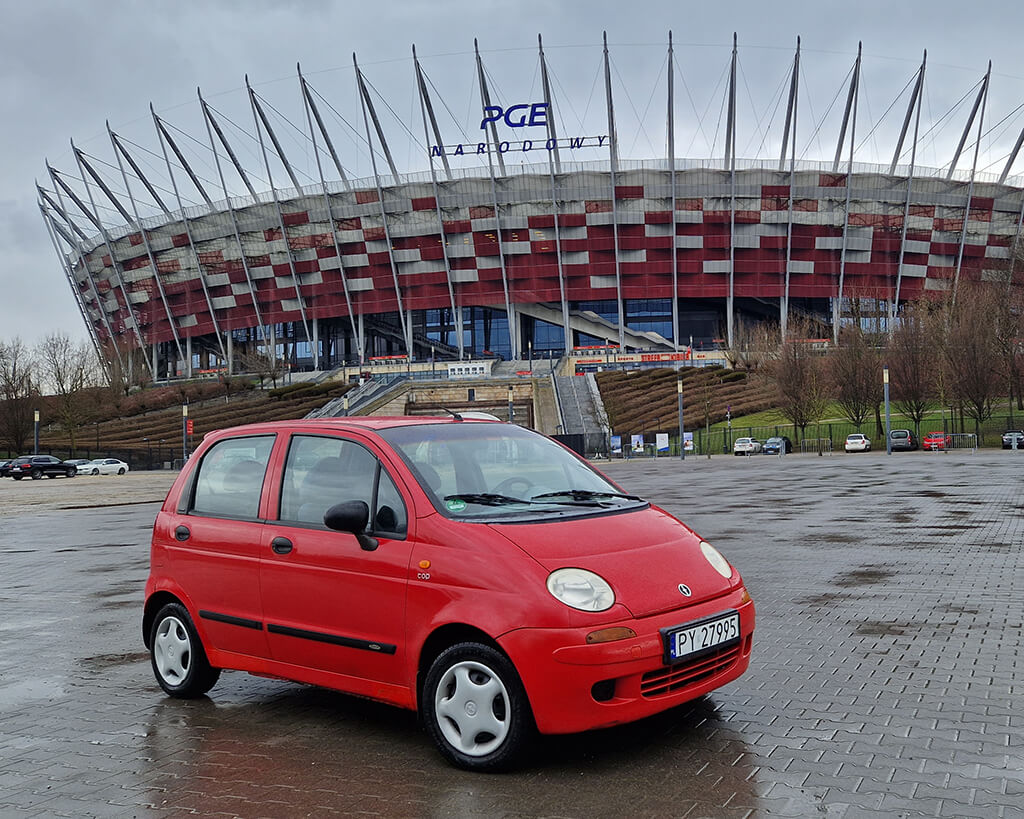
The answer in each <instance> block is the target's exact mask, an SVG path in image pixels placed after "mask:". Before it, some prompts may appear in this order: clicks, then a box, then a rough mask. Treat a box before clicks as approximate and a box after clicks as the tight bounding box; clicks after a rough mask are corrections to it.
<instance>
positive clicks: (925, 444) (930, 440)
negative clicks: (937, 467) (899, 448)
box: [921, 431, 953, 451]
mask: <svg viewBox="0 0 1024 819" xmlns="http://www.w3.org/2000/svg"><path fill="white" fill-rule="evenodd" d="M951 446H953V436H952V435H946V434H945V433H944V432H938V431H935V432H929V433H928V434H927V435H925V436H924V438H922V439H921V449H931V450H933V451H934V450H940V449H948V448H949V447H951Z"/></svg>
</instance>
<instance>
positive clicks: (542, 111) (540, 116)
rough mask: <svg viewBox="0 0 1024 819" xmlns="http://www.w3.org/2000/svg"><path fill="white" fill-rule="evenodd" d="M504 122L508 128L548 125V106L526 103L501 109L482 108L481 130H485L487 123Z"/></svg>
mask: <svg viewBox="0 0 1024 819" xmlns="http://www.w3.org/2000/svg"><path fill="white" fill-rule="evenodd" d="M499 120H504V121H505V124H506V125H507V126H509V127H510V128H532V127H533V126H535V125H547V124H548V104H547V103H546V102H527V103H522V104H520V105H510V106H509V107H508V108H502V107H501V106H500V105H488V106H485V107H484V118H483V119H482V120H480V128H481V130H483V129H485V128H487V123H488V122H498V121H499Z"/></svg>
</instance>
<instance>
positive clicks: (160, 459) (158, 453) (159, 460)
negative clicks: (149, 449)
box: [156, 438, 165, 469]
mask: <svg viewBox="0 0 1024 819" xmlns="http://www.w3.org/2000/svg"><path fill="white" fill-rule="evenodd" d="M164 440H165V439H163V438H161V439H160V444H159V445H158V446H157V448H156V462H157V463H158V464H160V468H161V469H163V462H164V460H163V457H161V456H162V455H163V448H164Z"/></svg>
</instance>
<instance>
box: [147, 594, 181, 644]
mask: <svg viewBox="0 0 1024 819" xmlns="http://www.w3.org/2000/svg"><path fill="white" fill-rule="evenodd" d="M168 603H180V604H181V605H182V606H185V601H184V600H182V599H181V598H180V597H178V596H177V595H175V594H173V593H171V592H169V591H167V590H166V589H162V590H160V591H158V592H155V593H154V594H152V595H150V598H149V599H148V600H147V601H146V607H145V609H144V610H143V613H142V642H143V643H144V644H145V646H146V648H150V645H149V633H150V632H151V631H152V630H153V620H154V619H155V618H156V614H157V612H158V611H160V609H162V608H163V607H164V606H166V605H167V604H168ZM185 610H186V611H187V610H188V606H185Z"/></svg>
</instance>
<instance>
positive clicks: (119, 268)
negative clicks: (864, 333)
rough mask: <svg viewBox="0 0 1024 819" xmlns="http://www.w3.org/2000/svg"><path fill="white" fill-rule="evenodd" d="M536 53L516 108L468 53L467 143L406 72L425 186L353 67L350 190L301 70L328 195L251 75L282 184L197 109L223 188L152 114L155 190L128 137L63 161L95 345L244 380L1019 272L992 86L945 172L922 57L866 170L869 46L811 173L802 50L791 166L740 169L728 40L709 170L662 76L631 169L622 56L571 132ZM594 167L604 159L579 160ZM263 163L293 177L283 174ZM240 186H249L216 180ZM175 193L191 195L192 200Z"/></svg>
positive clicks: (65, 257) (823, 317)
mask: <svg viewBox="0 0 1024 819" xmlns="http://www.w3.org/2000/svg"><path fill="white" fill-rule="evenodd" d="M539 59H540V76H541V80H542V82H541V85H542V87H543V93H542V94H541V95H538V97H539V98H538V99H536V100H529V101H524V102H516V103H512V102H511V101H507V100H496V99H493V98H492V97H491V94H490V89H489V87H488V82H487V74H486V72H485V70H484V68H483V63H482V60H481V58H480V55H479V53H477V54H476V68H477V71H478V88H479V102H480V109H479V110H480V113H481V116H480V122H479V130H476V131H475V134H477V135H478V138H469V137H466V136H463V138H462V139H461V141H457V142H451V141H445V140H444V139H443V138H442V134H441V131H440V129H439V127H438V125H437V118H436V116H435V110H434V105H435V103H436V100H435V99H433V98H432V96H431V94H430V91H429V88H430V84H429V83H428V82H427V81H426V80H425V77H424V74H423V72H422V69H421V67H420V64H419V62H418V61H415V62H414V67H415V74H414V77H415V80H416V83H417V92H418V97H419V104H420V113H421V115H422V126H423V135H424V142H423V148H424V153H423V156H424V162H423V165H424V166H428V160H429V170H425V171H420V172H415V173H400V172H399V171H398V169H397V167H396V165H395V162H394V160H393V157H392V153H391V150H390V148H389V146H388V142H387V138H386V135H385V133H384V130H383V128H382V127H381V125H380V119H379V117H378V113H377V111H378V107H379V105H380V100H379V99H375V97H374V95H372V94H371V93H370V92H369V91H368V89H367V83H366V82H365V81H364V76H363V74H362V72H361V71H360V69H359V67H358V65H356V66H355V74H356V79H357V87H358V90H359V96H360V103H361V108H362V110H361V114H362V120H361V121H362V123H363V125H364V126H365V139H366V143H367V144H369V145H372V146H373V150H372V151H370V156H371V159H372V161H373V171H374V173H373V176H372V177H369V178H363V179H352V178H349V177H348V176H347V175H346V174H345V171H344V166H343V164H342V162H341V161H339V157H338V154H337V151H336V148H335V145H334V142H333V141H332V138H331V135H330V133H329V130H328V129H327V128H326V127H325V125H324V120H323V118H322V116H321V110H320V109H321V107H322V100H323V98H320V97H319V95H317V94H316V93H315V91H314V90H313V89H312V87H311V86H310V85H309V84H308V83H307V81H306V80H305V79H304V78H303V77H302V75H301V73H300V74H299V77H298V80H299V87H300V92H301V94H302V101H303V106H304V111H305V114H306V117H307V125H308V130H307V139H309V141H310V144H311V148H312V151H313V153H314V154H315V157H316V168H317V175H318V177H319V178H318V179H317V180H316V181H315V182H314V183H313V184H309V185H301V184H300V182H299V180H298V178H297V176H296V174H295V173H294V171H293V168H292V166H291V165H290V164H289V162H288V158H287V156H286V154H285V151H284V150H283V148H282V145H281V143H280V141H279V138H278V135H277V134H276V132H275V129H274V127H273V125H272V123H271V119H270V118H269V117H268V116H267V113H266V110H267V107H268V104H267V103H266V102H265V101H263V100H261V98H260V97H259V95H257V94H256V93H255V92H254V91H253V90H252V88H251V87H249V86H248V82H247V83H246V85H247V88H248V93H249V102H250V103H251V108H252V113H253V127H254V139H258V142H259V145H260V148H261V151H262V157H263V162H264V166H263V168H261V171H263V172H265V174H266V176H267V177H268V178H270V179H271V183H270V186H269V190H257V189H256V187H255V186H254V185H253V184H252V181H251V178H250V177H251V174H250V173H248V172H247V171H246V169H245V168H244V167H243V166H242V164H241V163H240V162H239V160H238V157H237V153H236V152H235V151H234V150H233V146H232V143H231V141H229V140H228V138H227V137H226V135H225V131H224V129H223V128H222V123H221V120H220V119H219V118H218V115H217V114H216V113H215V111H214V110H213V109H212V107H211V106H209V105H208V104H207V103H206V101H205V100H203V98H202V97H201V96H200V98H199V104H200V107H201V111H202V114H203V118H204V123H205V126H206V133H205V134H204V137H205V138H207V140H208V145H209V154H208V165H210V166H215V167H216V171H217V184H216V185H212V184H211V183H210V182H209V181H204V180H202V179H200V178H199V176H198V174H197V173H196V171H195V169H194V167H193V164H194V163H190V161H189V160H188V158H187V157H186V155H185V153H184V152H183V151H182V149H181V147H180V145H179V142H180V137H178V138H177V139H176V138H175V136H174V134H173V133H172V130H173V129H172V128H171V127H170V126H169V125H168V123H167V122H166V121H165V120H163V119H162V118H161V117H160V116H158V115H157V114H156V113H155V112H154V113H152V118H153V123H154V129H155V133H156V136H157V141H158V142H159V147H160V151H161V153H162V156H163V157H164V159H165V161H166V169H167V178H166V180H165V181H164V182H163V186H162V187H161V186H160V185H155V184H154V183H153V182H152V181H151V179H150V178H149V176H148V175H147V173H145V172H144V171H143V169H142V167H140V163H139V162H138V161H137V159H136V156H135V155H134V154H133V151H131V150H129V144H126V142H127V141H126V140H125V139H123V138H121V137H119V135H118V134H116V133H114V132H113V131H110V132H109V137H110V144H111V149H112V151H113V153H114V156H115V158H116V165H114V164H113V163H107V167H108V168H115V167H116V168H117V169H118V171H119V174H118V175H116V176H115V177H114V181H111V174H110V172H109V171H104V169H103V168H101V167H98V165H99V163H97V161H96V160H95V159H92V158H90V157H89V156H88V155H86V154H85V153H84V152H83V151H81V150H79V149H77V148H75V149H74V162H75V167H74V169H73V171H71V172H63V171H58V170H56V169H54V168H52V167H51V166H50V165H49V163H48V164H47V173H48V181H49V185H48V186H43V185H40V186H38V194H39V207H40V211H41V214H42V216H43V219H44V221H45V223H46V225H47V228H48V230H49V233H50V236H51V239H52V241H53V246H54V249H55V251H56V253H57V256H58V258H59V260H60V264H61V266H62V269H63V272H64V275H65V276H66V278H67V281H68V283H69V285H70V286H71V289H72V291H73V293H74V295H75V298H76V299H77V302H78V304H79V307H80V309H81V313H82V316H83V319H84V320H85V323H86V325H87V327H88V329H89V332H90V334H91V336H92V339H93V341H94V342H95V344H96V347H97V350H98V351H100V353H101V355H102V356H104V357H105V358H106V359H107V360H108V361H113V360H114V359H115V357H116V358H120V359H122V364H124V360H123V359H124V357H125V356H126V355H128V351H129V350H138V349H142V350H144V351H145V361H146V366H147V367H148V368H149V369H150V370H151V374H152V376H153V377H154V378H158V379H159V378H167V377H173V376H180V375H191V374H193V373H194V372H195V371H196V370H206V369H221V368H228V369H230V370H232V371H234V370H239V369H241V368H242V366H243V364H242V362H243V357H244V356H245V355H248V354H250V353H253V352H257V351H259V352H261V353H263V354H265V355H268V356H270V357H275V358H283V359H285V360H286V361H289V362H290V363H291V364H292V366H296V367H299V368H314V369H329V368H332V367H335V366H338V365H341V364H343V363H349V364H351V363H354V362H365V361H366V360H368V359H372V358H377V357H391V358H395V359H400V358H402V357H408V360H425V359H427V358H434V357H437V358H460V357H466V356H471V355H477V356H480V355H500V356H503V357H505V358H524V357H526V356H527V355H528V354H529V355H542V354H544V353H545V352H546V351H554V352H555V353H559V354H560V353H561V352H562V351H564V350H567V349H569V348H571V347H575V346H590V345H618V346H619V347H620V348H622V349H623V350H626V349H634V350H636V349H652V350H657V351H662V352H664V351H666V350H668V351H677V352H678V351H679V350H680V349H684V350H685V349H689V348H702V347H703V348H705V349H707V348H710V347H712V346H715V345H729V344H731V343H733V341H734V334H735V333H736V332H737V331H738V330H737V328H738V327H739V324H738V322H739V321H742V320H758V319H772V320H776V321H780V322H781V323H782V324H783V325H785V323H786V322H787V320H788V319H789V317H790V316H792V315H794V314H800V315H803V316H806V317H809V318H811V319H813V320H814V321H815V322H817V323H819V325H820V326H821V327H822V328H828V329H824V332H825V333H831V334H836V333H838V329H839V326H840V325H841V323H842V322H843V321H844V319H847V318H848V316H849V315H850V314H851V305H853V304H855V303H856V304H857V310H858V311H862V312H860V313H859V315H865V314H872V315H875V316H876V317H878V318H879V319H880V320H881V321H882V322H884V321H887V320H892V319H893V317H895V316H896V315H897V313H898V311H899V309H900V306H901V305H902V304H904V303H906V302H907V301H908V300H913V299H918V298H921V297H923V296H926V295H928V294H940V293H944V292H946V291H949V290H951V289H954V288H956V287H957V286H959V282H960V281H961V280H978V279H986V278H998V277H1003V278H1005V277H1007V276H1008V275H1009V278H1010V279H1013V278H1014V277H1016V279H1017V280H1018V281H1019V280H1020V275H1019V274H1018V273H1015V272H1014V269H1013V266H1012V265H1011V264H1010V260H1011V259H1012V258H1014V257H1015V256H1016V253H1017V247H1018V244H1019V241H1020V235H1021V225H1022V219H1024V189H1022V187H1021V184H1020V180H1019V179H1018V178H1016V177H1009V171H1010V169H1011V166H1012V165H1013V162H1014V160H1015V159H1016V155H1017V152H1018V151H1019V149H1020V147H1021V142H1022V141H1024V133H1022V135H1021V136H1022V139H1019V140H1018V141H1017V144H1016V146H1015V148H1014V150H1013V152H1012V153H1011V155H1010V157H1009V161H1008V162H1007V163H1006V166H1005V170H1004V171H1003V173H1002V174H1000V175H983V174H980V173H978V172H977V169H976V165H977V156H978V152H977V145H978V144H980V141H981V134H982V127H983V121H984V115H985V108H986V104H987V92H988V80H989V75H988V74H986V75H985V77H984V79H983V81H982V82H981V83H980V84H979V88H978V93H977V97H976V99H975V101H974V106H973V110H972V112H971V114H970V116H969V117H968V120H967V123H966V125H965V126H964V129H963V136H962V139H961V140H960V143H959V146H958V148H957V150H956V153H955V155H954V156H953V157H952V159H951V161H950V163H949V165H948V166H947V167H946V168H944V169H943V170H942V171H941V172H940V171H939V170H935V169H926V168H921V167H919V166H917V165H916V153H917V143H918V139H919V119H920V108H921V100H922V96H923V94H922V86H923V80H924V72H925V65H924V63H922V65H921V68H920V71H919V72H918V75H917V81H916V83H915V84H914V87H913V90H912V92H911V94H910V99H909V104H908V105H907V107H906V115H905V118H904V121H903V128H902V131H901V133H900V136H899V140H898V142H897V145H896V146H895V153H894V158H893V162H892V163H891V164H890V165H888V166H883V165H872V164H865V163H859V162H856V161H854V160H855V157H854V148H853V146H854V144H855V139H856V128H857V111H858V100H859V76H860V61H861V60H860V56H859V55H858V57H857V61H856V63H855V65H854V67H853V69H852V71H851V74H850V81H849V86H848V89H847V93H846V94H845V95H844V96H845V99H846V105H845V111H844V116H843V120H842V126H841V130H840V133H839V135H838V140H837V143H836V151H835V156H834V157H830V158H829V159H827V160H822V161H807V160H797V159H796V149H795V143H796V137H795V132H796V122H797V113H798V104H797V102H798V99H799V88H798V82H799V77H800V73H799V60H800V52H799V47H798V50H797V53H796V57H795V60H794V66H793V71H792V76H791V81H790V93H789V102H788V109H787V115H786V122H785V136H784V138H783V146H782V151H781V154H780V156H779V157H778V158H777V159H771V160H767V159H759V160H742V159H738V158H737V156H736V127H735V123H736V116H735V111H736V82H737V75H736V48H735V44H734V48H733V55H732V63H731V72H730V76H729V88H728V92H727V98H726V102H725V110H726V112H727V124H726V139H725V144H726V147H725V152H724V155H723V156H722V157H720V158H718V159H708V160H690V159H682V158H678V157H676V155H675V154H676V152H675V144H674V134H673V128H674V126H673V123H674V119H675V117H674V113H673V105H674V100H673V87H672V79H671V78H672V75H673V72H672V71H670V72H669V82H668V99H667V103H668V114H669V116H668V120H667V122H668V134H667V135H668V140H667V142H668V152H667V156H666V157H664V158H656V159H649V160H643V161H635V160H630V161H627V160H622V159H620V157H619V140H618V138H617V136H616V127H615V107H614V100H613V97H612V85H611V80H610V73H609V70H608V51H607V45H606V46H605V51H604V68H605V71H604V74H605V91H606V109H607V129H606V133H603V134H598V135H586V136H583V135H566V134H561V133H558V132H557V130H556V126H555V123H556V121H557V118H556V117H555V116H554V112H555V107H556V105H557V100H554V99H553V98H552V96H551V92H550V85H549V81H548V74H547V66H546V62H545V59H544V53H543V49H540V51H539ZM669 59H670V60H671V59H672V56H671V40H670V46H669ZM414 60H415V56H414ZM670 64H671V63H670ZM318 99H320V100H321V103H320V104H319V105H318V102H317V100H318ZM475 127H476V122H475V121H474V123H473V126H472V128H475ZM471 130H472V129H471ZM108 131H109V129H108ZM975 131H976V132H977V136H976V137H975V136H974V132H975ZM791 133H792V138H790V136H791ZM972 137H974V143H973V144H974V145H975V147H974V149H973V156H974V160H973V163H972V164H971V167H970V168H967V167H966V166H967V164H968V163H969V160H970V155H971V143H970V141H969V140H970V139H971V138H972ZM965 147H966V150H965ZM586 151H589V152H590V153H589V156H594V155H595V152H596V154H597V156H598V157H599V158H597V159H589V160H586V161H579V160H578V159H577V158H576V157H578V156H581V155H587V154H586ZM270 156H273V157H274V161H275V163H277V165H278V167H280V168H283V169H284V170H285V173H286V174H287V177H288V181H289V182H290V183H291V185H289V186H287V187H285V186H280V187H279V186H277V185H276V184H275V183H274V181H273V174H272V171H271V163H270V159H269V157H270ZM456 158H458V160H456ZM473 158H475V162H474V161H473ZM908 159H909V161H908ZM457 162H461V163H462V166H461V167H455V165H456V164H457ZM232 170H233V172H234V173H235V174H237V178H238V179H239V180H240V182H241V183H244V187H245V189H246V190H245V193H244V194H243V195H236V194H237V191H235V190H232V189H231V188H229V186H228V184H227V183H226V182H225V172H226V171H227V172H230V171H232ZM150 175H152V172H150ZM280 175H281V174H280V172H279V176H280ZM118 182H119V183H120V184H118ZM217 186H219V189H218V187H217ZM236 187H238V186H237V185H236ZM186 188H187V189H188V191H189V195H190V196H192V197H193V201H194V200H195V197H196V196H197V195H198V196H199V198H201V202H200V203H199V204H197V205H186V204H185V200H184V199H183V189H186ZM101 206H102V207H101ZM147 208H148V211H149V213H148V214H146V215H144V213H143V212H144V211H145V210H146V209H147ZM112 211H116V215H117V218H116V219H114V220H110V219H109V217H108V214H110V213H111V212H112ZM1014 283H1015V284H1016V282H1014ZM136 355H137V354H136Z"/></svg>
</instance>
